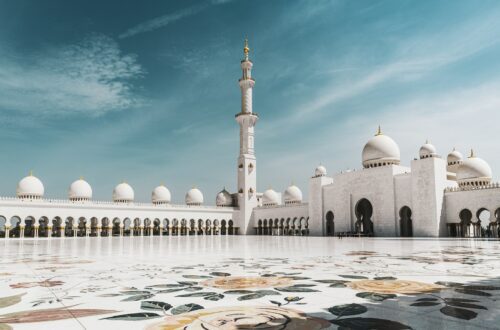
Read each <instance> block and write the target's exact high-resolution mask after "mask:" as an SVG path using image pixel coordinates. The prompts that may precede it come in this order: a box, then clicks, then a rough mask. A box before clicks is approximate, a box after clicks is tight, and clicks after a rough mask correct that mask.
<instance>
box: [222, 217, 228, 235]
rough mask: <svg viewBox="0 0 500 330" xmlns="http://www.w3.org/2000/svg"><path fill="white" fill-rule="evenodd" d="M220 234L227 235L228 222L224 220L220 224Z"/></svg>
mask: <svg viewBox="0 0 500 330" xmlns="http://www.w3.org/2000/svg"><path fill="white" fill-rule="evenodd" d="M220 233H221V235H226V234H227V229H226V220H224V219H222V220H221V222H220Z"/></svg>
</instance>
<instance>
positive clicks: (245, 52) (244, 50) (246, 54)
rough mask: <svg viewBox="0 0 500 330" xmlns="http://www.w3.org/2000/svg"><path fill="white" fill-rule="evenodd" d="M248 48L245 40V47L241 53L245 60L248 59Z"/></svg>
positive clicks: (246, 39)
mask: <svg viewBox="0 0 500 330" xmlns="http://www.w3.org/2000/svg"><path fill="white" fill-rule="evenodd" d="M249 52H250V48H249V47H248V38H245V47H243V53H244V54H245V59H248V53H249Z"/></svg>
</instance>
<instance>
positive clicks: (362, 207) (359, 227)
mask: <svg viewBox="0 0 500 330" xmlns="http://www.w3.org/2000/svg"><path fill="white" fill-rule="evenodd" d="M355 213H356V218H357V219H358V221H356V232H357V233H361V234H364V235H368V236H373V222H372V215H373V206H372V203H370V201H369V200H367V199H366V198H363V199H361V200H360V201H359V202H358V203H357V204H356V209H355Z"/></svg>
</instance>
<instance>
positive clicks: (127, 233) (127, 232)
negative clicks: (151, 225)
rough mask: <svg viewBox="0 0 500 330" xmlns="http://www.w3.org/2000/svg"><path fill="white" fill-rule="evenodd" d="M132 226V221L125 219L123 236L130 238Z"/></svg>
mask: <svg viewBox="0 0 500 330" xmlns="http://www.w3.org/2000/svg"><path fill="white" fill-rule="evenodd" d="M131 226H132V220H130V218H125V219H123V236H130V232H131V230H130V228H131Z"/></svg>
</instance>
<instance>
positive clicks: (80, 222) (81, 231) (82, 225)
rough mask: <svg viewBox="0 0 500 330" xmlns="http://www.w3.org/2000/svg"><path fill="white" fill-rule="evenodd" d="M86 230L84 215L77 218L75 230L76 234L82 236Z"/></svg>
mask: <svg viewBox="0 0 500 330" xmlns="http://www.w3.org/2000/svg"><path fill="white" fill-rule="evenodd" d="M86 230H87V219H85V218H84V217H80V218H79V219H78V229H77V231H76V236H78V237H84V236H85V235H86Z"/></svg>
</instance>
